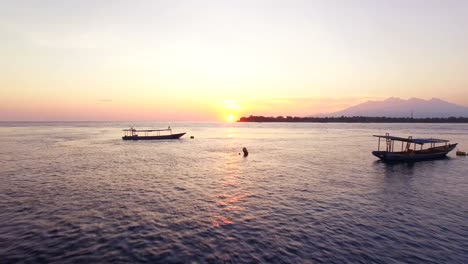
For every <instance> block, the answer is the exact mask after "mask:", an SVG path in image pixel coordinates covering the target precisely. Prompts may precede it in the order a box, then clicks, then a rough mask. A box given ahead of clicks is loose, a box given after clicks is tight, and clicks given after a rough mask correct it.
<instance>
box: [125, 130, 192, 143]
mask: <svg viewBox="0 0 468 264" xmlns="http://www.w3.org/2000/svg"><path fill="white" fill-rule="evenodd" d="M122 131H124V132H125V136H123V137H122V139H123V140H162V139H179V138H180V137H182V136H183V135H185V133H177V134H172V129H171V127H168V128H166V129H145V130H136V129H135V128H133V127H131V128H129V129H124V130H122ZM165 131H167V132H168V133H166V134H164V133H161V132H165ZM139 133H142V134H143V135H140V134H139ZM151 133H155V134H151Z"/></svg>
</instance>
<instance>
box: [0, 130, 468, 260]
mask: <svg viewBox="0 0 468 264" xmlns="http://www.w3.org/2000/svg"><path fill="white" fill-rule="evenodd" d="M136 125H137V127H166V126H167V125H171V126H172V128H173V130H174V132H185V131H186V132H188V135H186V136H184V137H183V138H182V139H181V140H176V141H160V142H157V141H153V142H127V141H122V140H121V138H120V137H121V131H120V130H121V129H122V128H125V127H127V126H128V124H127V123H52V124H48V123H17V124H15V123H2V124H0V263H13V262H17V261H20V262H31V263H35V262H56V263H68V262H73V263H75V262H114V263H124V262H125V263H128V262H151V263H156V262H163V263H175V262H213V263H218V262H236V263H239V262H254V263H255V262H264V263H298V262H308V263H310V262H316V263H319V262H324V263H343V262H362V263H369V262H374V263H397V262H404V263H421V262H426V263H468V157H456V156H455V153H451V154H450V155H449V158H448V159H444V160H437V161H427V162H420V163H415V164H396V165H387V164H385V163H382V162H379V161H377V160H376V158H374V157H373V156H372V155H371V153H370V152H371V151H372V150H374V149H375V148H376V147H377V140H376V139H375V138H373V137H372V136H371V135H372V134H377V133H379V134H383V133H385V132H390V133H391V134H394V135H401V136H408V135H413V136H422V137H441V138H447V139H450V140H452V141H454V142H458V143H460V145H459V148H460V149H462V150H468V134H467V131H468V125H452V124H267V123H263V124H254V123H242V124H238V123H236V124H217V123H172V124H168V123H161V124H157V123H156V124H154V123H153V124H136ZM192 135H193V136H194V137H195V138H194V139H190V138H189V136H192ZM242 147H247V149H248V150H249V152H250V155H249V156H248V157H247V158H243V157H242V156H241V155H239V152H241V149H242Z"/></svg>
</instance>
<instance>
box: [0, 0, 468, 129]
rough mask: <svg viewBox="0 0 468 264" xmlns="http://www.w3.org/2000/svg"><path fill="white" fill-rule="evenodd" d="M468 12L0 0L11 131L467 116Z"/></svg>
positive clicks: (372, 4)
mask: <svg viewBox="0 0 468 264" xmlns="http://www.w3.org/2000/svg"><path fill="white" fill-rule="evenodd" d="M467 14H468V1H463V0H453V1H450V0H445V1H443V0H439V1H435V0H405V1H403V0H391V1H390V0H388V1H378V0H368V1H366V0H363V1H359V0H356V1H346V0H342V1H330V0H327V1H325V0H324V1H313V0H307V1H306V0H304V1H293V0H289V1H272V0H270V1H252V0H251V1H221V0H212V1H201V0H200V1H177V0H167V1H142V0H139V1H115V0H114V1H95V0H93V1H84V0H82V1H59V0H57V1H47V0H37V1H32V0H31V1H20V0H16V1H8V0H0V38H1V41H0V58H1V60H0V69H1V74H0V121H1V120H3V121H8V120H161V121H163V120H174V121H176V120H180V121H188V120H193V121H222V120H226V119H227V116H229V115H230V116H232V117H233V118H234V119H237V118H238V117H240V116H243V115H250V114H262V115H280V114H282V115H311V114H316V113H326V112H332V111H336V110H341V109H342V108H345V107H348V106H351V105H354V104H357V103H360V102H363V101H366V100H370V99H384V98H386V97H390V96H398V97H401V98H409V97H420V98H424V99H427V98H431V97H438V98H442V99H444V100H448V101H450V102H454V103H457V104H460V105H465V106H468V48H467V47H468V15H467Z"/></svg>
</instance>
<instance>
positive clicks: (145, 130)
mask: <svg viewBox="0 0 468 264" xmlns="http://www.w3.org/2000/svg"><path fill="white" fill-rule="evenodd" d="M171 130H172V129H170V128H165V129H143V130H137V129H134V128H129V129H124V130H122V131H133V132H156V131H171Z"/></svg>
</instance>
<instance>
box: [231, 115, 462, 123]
mask: <svg viewBox="0 0 468 264" xmlns="http://www.w3.org/2000/svg"><path fill="white" fill-rule="evenodd" d="M237 122H257V123H468V117H447V118H439V117H428V118H411V117H369V116H350V117H348V116H341V117H297V116H294V117H293V116H286V117H284V116H277V117H272V116H252V115H251V116H249V117H241V118H240V119H239V120H237Z"/></svg>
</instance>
